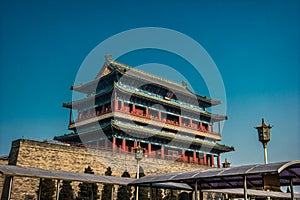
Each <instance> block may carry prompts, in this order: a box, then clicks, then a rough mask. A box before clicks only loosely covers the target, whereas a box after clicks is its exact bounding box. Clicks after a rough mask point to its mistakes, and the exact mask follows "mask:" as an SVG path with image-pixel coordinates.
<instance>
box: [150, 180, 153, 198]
mask: <svg viewBox="0 0 300 200" xmlns="http://www.w3.org/2000/svg"><path fill="white" fill-rule="evenodd" d="M152 192H153V191H152V183H150V200H152V199H153V197H152V196H153V194H152Z"/></svg>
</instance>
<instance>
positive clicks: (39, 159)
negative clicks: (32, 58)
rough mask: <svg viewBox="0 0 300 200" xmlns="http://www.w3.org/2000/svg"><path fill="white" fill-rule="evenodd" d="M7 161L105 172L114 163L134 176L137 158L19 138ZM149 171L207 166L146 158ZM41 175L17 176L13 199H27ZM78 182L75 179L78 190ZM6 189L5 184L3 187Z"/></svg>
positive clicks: (115, 168) (115, 172)
mask: <svg viewBox="0 0 300 200" xmlns="http://www.w3.org/2000/svg"><path fill="white" fill-rule="evenodd" d="M8 164H10V165H17V166H22V167H33V168H42V169H49V170H63V171H70V172H79V173H83V172H84V169H85V168H86V167H87V166H90V167H91V168H92V169H93V171H94V172H95V174H100V175H104V173H105V171H106V169H107V167H111V169H112V172H113V174H112V175H113V176H119V177H120V176H121V174H122V173H123V172H124V171H125V170H127V171H128V172H129V173H130V175H131V177H134V176H135V173H136V168H137V164H136V160H135V158H134V156H133V155H132V154H123V153H115V152H111V151H103V150H95V149H88V148H84V147H74V146H68V145H62V144H52V143H47V142H39V141H33V140H25V139H19V140H16V141H13V142H12V147H11V151H10V155H9V160H8ZM140 165H141V166H142V167H143V169H144V172H145V174H146V175H150V174H157V173H167V172H176V171H187V170H196V169H197V170H199V169H207V168H208V167H207V166H201V165H195V164H188V163H182V162H176V161H174V160H162V159H157V158H146V157H145V158H143V159H142V160H141V161H140ZM38 182H39V180H38V179H32V178H20V177H16V178H14V182H13V188H12V196H11V197H12V198H11V199H24V196H25V195H34V196H36V191H37V188H38ZM77 185H78V183H76V184H75V183H73V188H74V190H75V191H77V190H78V188H75V187H77ZM3 193H5V188H4V190H3Z"/></svg>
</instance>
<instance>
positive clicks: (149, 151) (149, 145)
mask: <svg viewBox="0 0 300 200" xmlns="http://www.w3.org/2000/svg"><path fill="white" fill-rule="evenodd" d="M151 151H152V150H151V144H150V143H148V153H149V157H150V158H151V157H152V156H151Z"/></svg>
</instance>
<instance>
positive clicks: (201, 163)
mask: <svg viewBox="0 0 300 200" xmlns="http://www.w3.org/2000/svg"><path fill="white" fill-rule="evenodd" d="M199 157H200V158H199V163H200V165H203V157H201V156H199Z"/></svg>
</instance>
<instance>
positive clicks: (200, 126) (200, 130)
mask: <svg viewBox="0 0 300 200" xmlns="http://www.w3.org/2000/svg"><path fill="white" fill-rule="evenodd" d="M202 128H203V126H202V122H200V131H202Z"/></svg>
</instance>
